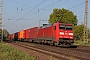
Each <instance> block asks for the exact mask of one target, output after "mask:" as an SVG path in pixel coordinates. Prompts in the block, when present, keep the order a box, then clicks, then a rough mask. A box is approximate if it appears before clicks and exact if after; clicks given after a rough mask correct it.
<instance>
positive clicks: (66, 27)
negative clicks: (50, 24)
mask: <svg viewBox="0 0 90 60" xmlns="http://www.w3.org/2000/svg"><path fill="white" fill-rule="evenodd" d="M59 29H60V30H72V26H67V25H66V26H65V25H60V26H59Z"/></svg>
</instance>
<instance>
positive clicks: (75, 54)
mask: <svg viewBox="0 0 90 60" xmlns="http://www.w3.org/2000/svg"><path fill="white" fill-rule="evenodd" d="M14 44H15V45H18V46H21V47H24V48H27V49H31V50H34V51H37V52H40V53H43V54H46V55H49V56H52V57H55V58H57V59H61V60H62V59H63V60H70V59H71V58H74V59H77V60H90V57H89V56H90V53H89V52H90V50H89V49H88V50H84V49H80V48H61V47H55V46H47V45H41V44H33V43H26V42H16V43H14Z"/></svg>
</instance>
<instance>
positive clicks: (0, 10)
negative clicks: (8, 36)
mask: <svg viewBox="0 0 90 60" xmlns="http://www.w3.org/2000/svg"><path fill="white" fill-rule="evenodd" d="M2 22H3V0H0V29H1V31H0V40H1V41H3V23H2Z"/></svg>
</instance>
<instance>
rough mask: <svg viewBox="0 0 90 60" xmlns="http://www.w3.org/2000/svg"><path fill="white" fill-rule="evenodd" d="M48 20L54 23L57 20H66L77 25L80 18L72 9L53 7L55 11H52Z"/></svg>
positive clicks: (65, 21)
mask: <svg viewBox="0 0 90 60" xmlns="http://www.w3.org/2000/svg"><path fill="white" fill-rule="evenodd" d="M48 22H49V23H52V24H53V23H55V22H64V23H70V24H73V25H77V22H78V20H77V16H76V15H74V13H73V12H72V11H70V10H67V9H64V8H62V9H53V13H51V15H50V18H49V20H48Z"/></svg>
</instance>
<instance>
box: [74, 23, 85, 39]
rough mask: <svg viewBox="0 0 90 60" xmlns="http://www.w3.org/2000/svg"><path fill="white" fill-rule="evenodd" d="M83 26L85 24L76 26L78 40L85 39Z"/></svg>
mask: <svg viewBox="0 0 90 60" xmlns="http://www.w3.org/2000/svg"><path fill="white" fill-rule="evenodd" d="M83 28H84V25H83V24H81V25H78V26H75V27H74V36H75V39H76V40H83V31H84V29H83Z"/></svg>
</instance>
